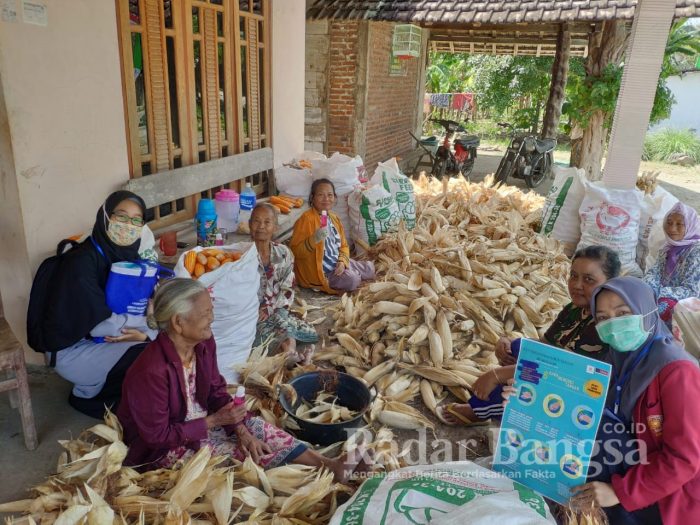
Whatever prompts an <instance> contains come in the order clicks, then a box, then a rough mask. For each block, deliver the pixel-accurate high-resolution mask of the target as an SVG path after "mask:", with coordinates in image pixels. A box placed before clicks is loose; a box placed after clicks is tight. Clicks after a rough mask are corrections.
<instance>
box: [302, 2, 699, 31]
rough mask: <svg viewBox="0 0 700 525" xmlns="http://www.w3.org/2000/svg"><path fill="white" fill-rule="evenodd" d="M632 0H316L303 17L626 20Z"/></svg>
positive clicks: (683, 9) (687, 5) (435, 21)
mask: <svg viewBox="0 0 700 525" xmlns="http://www.w3.org/2000/svg"><path fill="white" fill-rule="evenodd" d="M636 5H637V0H590V1H589V0H492V1H486V0H459V1H458V0H414V1H410V0H316V1H315V2H314V3H313V5H312V6H311V7H310V8H309V9H308V10H307V12H306V13H307V18H308V19H311V20H317V19H355V20H374V21H388V22H404V23H409V22H410V23H414V24H419V25H425V26H432V25H454V24H460V25H461V24H484V25H504V24H523V23H561V22H600V21H604V20H614V19H623V20H631V19H632V18H633V17H634V10H635V7H636ZM691 16H700V0H677V1H676V13H675V17H676V18H684V17H691Z"/></svg>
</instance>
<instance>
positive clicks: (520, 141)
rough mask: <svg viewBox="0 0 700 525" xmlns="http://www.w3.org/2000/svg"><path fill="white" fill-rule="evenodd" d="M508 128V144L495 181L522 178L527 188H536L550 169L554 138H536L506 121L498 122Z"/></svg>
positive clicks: (504, 181)
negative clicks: (509, 137) (519, 131)
mask: <svg viewBox="0 0 700 525" xmlns="http://www.w3.org/2000/svg"><path fill="white" fill-rule="evenodd" d="M498 125H499V126H500V127H502V128H509V129H510V135H511V140H510V145H509V146H508V149H507V150H506V154H505V155H504V156H503V158H502V159H501V163H500V164H499V165H498V169H497V170H496V182H501V183H503V184H505V183H506V182H507V181H508V178H509V177H515V178H517V179H523V180H524V181H525V184H527V187H528V188H536V187H537V186H539V185H540V184H541V183H542V181H543V180H545V178H547V176H548V175H549V174H550V172H551V170H552V164H554V148H556V146H557V141H556V139H538V138H537V137H535V136H534V135H528V134H522V133H520V134H519V133H517V132H516V130H515V127H514V126H513V125H512V124H509V123H508V122H499V123H498Z"/></svg>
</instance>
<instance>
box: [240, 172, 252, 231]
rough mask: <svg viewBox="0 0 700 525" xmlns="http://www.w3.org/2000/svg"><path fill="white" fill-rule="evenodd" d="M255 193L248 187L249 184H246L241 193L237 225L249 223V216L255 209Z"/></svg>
mask: <svg viewBox="0 0 700 525" xmlns="http://www.w3.org/2000/svg"><path fill="white" fill-rule="evenodd" d="M255 201H256V198H255V191H254V190H253V188H252V187H251V185H250V182H246V184H245V189H244V190H243V191H242V192H241V198H240V206H241V211H240V214H239V216H238V221H239V223H246V224H248V221H250V214H251V213H252V211H253V208H255Z"/></svg>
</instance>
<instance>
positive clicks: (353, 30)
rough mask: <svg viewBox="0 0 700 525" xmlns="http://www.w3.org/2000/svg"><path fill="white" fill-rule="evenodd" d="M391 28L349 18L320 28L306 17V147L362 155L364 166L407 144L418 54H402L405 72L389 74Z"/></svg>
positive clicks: (412, 122)
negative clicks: (411, 56)
mask: <svg viewBox="0 0 700 525" xmlns="http://www.w3.org/2000/svg"><path fill="white" fill-rule="evenodd" d="M314 24H316V25H314ZM393 28H394V24H392V23H388V22H364V21H355V20H348V21H330V22H328V23H327V26H326V29H323V28H322V26H321V25H318V24H317V23H315V22H314V23H311V22H310V23H307V37H306V42H307V49H306V94H307V100H306V128H305V129H306V145H307V148H309V149H315V150H318V151H321V149H320V147H322V146H323V147H324V152H325V153H326V154H332V153H334V152H336V151H339V152H341V153H345V154H348V155H355V154H359V155H362V157H363V158H364V160H365V166H366V167H367V168H368V170H374V168H375V167H376V165H377V162H381V161H383V160H387V159H388V158H390V157H393V156H401V155H404V154H406V153H407V152H409V151H411V150H412V141H411V137H410V136H409V135H408V131H409V130H411V131H413V130H415V128H416V122H417V118H418V114H417V113H418V97H419V95H420V92H419V90H418V78H419V75H420V72H421V67H420V66H421V59H420V58H413V59H409V60H407V61H406V62H405V68H406V74H405V75H403V76H390V75H389V65H390V61H391V40H392V36H393ZM326 42H327V55H326V56H324V52H325V49H326V48H325V47H324V46H325V43H326ZM325 79H327V85H326V87H325V91H324V89H322V88H321V83H322V82H323V81H324V80H325ZM324 96H325V99H324Z"/></svg>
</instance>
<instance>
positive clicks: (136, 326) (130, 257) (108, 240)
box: [43, 191, 158, 418]
mask: <svg viewBox="0 0 700 525" xmlns="http://www.w3.org/2000/svg"><path fill="white" fill-rule="evenodd" d="M145 212H146V206H145V204H144V202H143V199H141V197H139V196H138V195H135V194H134V193H131V192H128V191H117V192H115V193H112V194H111V195H110V196H109V197H108V198H107V200H106V201H105V202H104V204H103V205H102V206H100V208H99V209H98V210H97V218H96V220H95V225H94V227H93V229H92V236H91V237H89V238H88V239H87V240H85V241H84V242H83V243H82V244H80V245H79V246H78V247H76V248H74V249H72V250H70V251H69V252H68V253H66V254H65V255H63V256H62V257H61V259H60V266H59V267H58V268H57V270H56V272H55V278H54V279H53V281H52V283H51V287H50V289H49V291H48V297H47V298H46V304H47V305H49V308H48V311H47V312H46V315H45V319H44V321H43V322H44V326H45V327H50V329H49V330H48V331H49V339H50V340H51V346H52V347H53V348H59V349H60V350H59V351H57V352H53V353H52V354H49V356H48V357H49V359H50V360H51V362H52V363H55V367H56V372H58V374H59V375H61V376H62V377H63V378H64V379H66V380H68V381H70V382H71V383H73V390H72V392H71V394H70V397H69V403H70V404H71V406H73V408H75V409H76V410H79V411H80V412H83V413H84V414H87V415H89V416H92V417H95V418H101V417H102V415H103V413H104V409H105V406H107V407H111V408H112V409H113V410H115V409H116V405H117V404H118V403H119V399H120V397H121V385H122V380H123V378H124V374H125V373H126V370H127V369H128V368H129V366H130V365H131V363H132V362H133V361H134V360H135V359H136V357H137V356H138V355H139V353H141V351H142V350H143V348H144V347H145V346H146V342H147V341H148V340H149V338H150V339H153V338H155V337H156V335H157V333H158V332H157V331H156V330H151V329H149V328H148V326H147V322H146V317H145V316H134V315H129V314H120V315H117V314H115V313H113V312H112V311H111V310H110V309H109V307H108V306H107V301H106V298H105V286H106V282H107V276H108V275H109V271H110V267H111V265H112V263H115V262H120V261H134V260H137V259H139V254H138V250H139V245H140V242H141V229H142V228H143V225H144V214H145ZM45 331H46V330H45Z"/></svg>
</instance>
